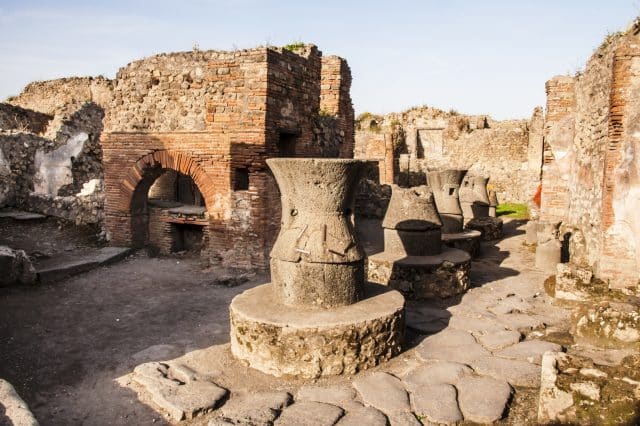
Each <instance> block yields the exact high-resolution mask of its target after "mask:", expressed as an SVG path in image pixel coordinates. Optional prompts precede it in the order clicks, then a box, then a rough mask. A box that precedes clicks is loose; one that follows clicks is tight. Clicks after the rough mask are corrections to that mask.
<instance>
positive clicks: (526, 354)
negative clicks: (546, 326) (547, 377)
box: [495, 340, 562, 364]
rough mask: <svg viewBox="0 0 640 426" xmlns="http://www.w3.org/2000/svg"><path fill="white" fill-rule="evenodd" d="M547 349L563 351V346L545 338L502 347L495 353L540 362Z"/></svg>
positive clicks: (500, 355) (504, 356)
mask: <svg viewBox="0 0 640 426" xmlns="http://www.w3.org/2000/svg"><path fill="white" fill-rule="evenodd" d="M547 351H551V352H561V351H562V346H560V345H558V344H557V343H551V342H545V341H544V340H527V341H524V342H520V343H517V344H515V345H513V346H509V347H506V348H504V349H501V350H499V351H498V352H496V353H495V355H496V356H499V357H502V358H512V359H522V360H526V361H528V362H531V363H534V364H540V362H541V361H542V355H544V353H545V352H547Z"/></svg>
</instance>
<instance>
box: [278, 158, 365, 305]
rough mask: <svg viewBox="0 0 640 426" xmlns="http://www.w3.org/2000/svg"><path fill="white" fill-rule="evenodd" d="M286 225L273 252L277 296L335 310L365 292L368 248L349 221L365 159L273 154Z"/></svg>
mask: <svg viewBox="0 0 640 426" xmlns="http://www.w3.org/2000/svg"><path fill="white" fill-rule="evenodd" d="M267 164H268V165H269V167H270V168H271V170H272V171H273V175H274V176H275V178H276V182H277V183H278V187H279V188H280V193H281V201H282V224H281V228H280V233H279V235H278V238H277V240H276V242H275V245H274V246H273V249H272V251H271V280H272V283H273V288H274V291H275V292H276V297H277V298H278V299H279V300H281V301H282V302H283V303H284V304H285V305H288V306H318V307H323V308H331V307H336V306H344V305H350V304H352V303H355V302H357V301H358V300H359V299H360V298H361V296H362V289H363V285H364V251H363V250H362V247H361V246H360V243H359V242H358V240H357V238H356V236H355V233H354V229H353V223H352V219H351V215H352V214H353V205H354V201H355V195H356V191H357V185H358V182H359V180H360V176H361V174H362V172H363V171H364V168H365V165H366V162H364V161H359V160H350V159H318V158H271V159H268V160H267Z"/></svg>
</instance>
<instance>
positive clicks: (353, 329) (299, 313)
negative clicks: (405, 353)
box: [229, 284, 404, 378]
mask: <svg viewBox="0 0 640 426" xmlns="http://www.w3.org/2000/svg"><path fill="white" fill-rule="evenodd" d="M275 294H276V293H275V292H274V291H273V288H272V285H271V284H265V285H261V286H259V287H256V288H253V289H251V290H247V291H245V292H244V293H242V294H241V295H239V296H237V297H235V298H234V299H233V301H232V302H231V306H230V308H229V309H230V316H231V352H232V353H233V355H234V356H235V357H236V358H238V359H240V360H244V361H246V362H248V363H249V365H250V366H251V367H252V368H255V369H257V370H260V371H262V372H264V373H267V374H272V375H274V376H283V375H294V376H300V377H304V378H315V377H319V376H328V375H337V374H354V373H357V372H358V371H361V370H364V369H366V368H370V367H374V366H376V365H378V364H380V363H381V362H384V361H387V360H389V359H390V358H392V357H393V356H395V355H397V354H398V353H399V352H400V345H401V343H402V336H403V333H404V297H402V295H401V294H400V293H398V292H397V291H391V290H389V289H387V288H384V287H382V286H380V285H376V284H368V285H365V294H366V297H365V298H364V299H363V300H361V301H359V302H356V303H354V304H352V305H347V306H341V307H338V308H334V309H331V310H326V309H312V308H309V309H300V308H296V309H292V308H291V307H290V306H286V305H284V304H283V303H281V302H280V301H279V300H278V299H277V298H276V297H275Z"/></svg>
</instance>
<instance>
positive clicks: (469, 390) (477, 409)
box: [456, 377, 512, 423]
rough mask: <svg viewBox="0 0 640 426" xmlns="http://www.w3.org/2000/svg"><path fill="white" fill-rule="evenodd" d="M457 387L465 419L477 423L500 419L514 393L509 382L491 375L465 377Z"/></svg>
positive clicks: (459, 402)
mask: <svg viewBox="0 0 640 426" xmlns="http://www.w3.org/2000/svg"><path fill="white" fill-rule="evenodd" d="M456 388H457V389H458V404H459V405H460V411H462V414H463V415H464V419H465V420H469V421H472V422H476V423H492V422H495V421H497V420H500V419H501V418H502V415H503V414H504V411H505V408H506V406H507V403H508V402H509V398H510V397H511V393H512V389H511V386H509V384H508V383H507V382H505V381H504V380H496V379H493V378H490V377H463V378H462V379H460V381H459V382H458V383H457V384H456Z"/></svg>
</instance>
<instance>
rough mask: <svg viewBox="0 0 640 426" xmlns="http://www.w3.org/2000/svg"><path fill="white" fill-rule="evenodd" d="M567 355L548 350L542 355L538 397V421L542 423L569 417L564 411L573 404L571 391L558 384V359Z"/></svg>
mask: <svg viewBox="0 0 640 426" xmlns="http://www.w3.org/2000/svg"><path fill="white" fill-rule="evenodd" d="M565 356H566V355H565V354H562V353H556V352H547V353H545V354H544V356H543V357H542V371H541V374H540V397H539V398H538V423H540V424H547V423H552V422H562V421H566V420H567V417H566V416H565V415H564V414H563V413H564V412H565V411H566V410H567V409H569V408H570V407H571V406H573V396H572V395H571V393H569V392H566V391H563V390H561V389H559V388H558V387H557V386H556V380H557V378H558V371H557V368H556V367H557V364H558V359H561V358H563V357H565Z"/></svg>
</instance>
